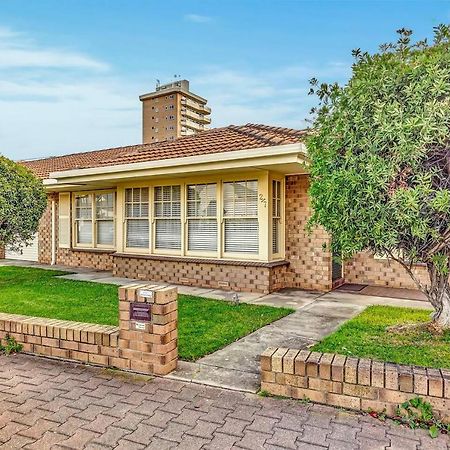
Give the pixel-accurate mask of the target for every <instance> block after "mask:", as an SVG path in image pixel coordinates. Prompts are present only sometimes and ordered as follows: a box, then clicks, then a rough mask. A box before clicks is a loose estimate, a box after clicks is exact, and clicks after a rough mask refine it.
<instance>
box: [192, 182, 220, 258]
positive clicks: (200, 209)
mask: <svg viewBox="0 0 450 450" xmlns="http://www.w3.org/2000/svg"><path fill="white" fill-rule="evenodd" d="M216 192H217V185H216V184H215V183H214V184H213V183H211V184H191V185H189V186H188V187H187V221H188V245H187V248H188V251H201V252H204V251H210V252H212V251H217V198H216Z"/></svg>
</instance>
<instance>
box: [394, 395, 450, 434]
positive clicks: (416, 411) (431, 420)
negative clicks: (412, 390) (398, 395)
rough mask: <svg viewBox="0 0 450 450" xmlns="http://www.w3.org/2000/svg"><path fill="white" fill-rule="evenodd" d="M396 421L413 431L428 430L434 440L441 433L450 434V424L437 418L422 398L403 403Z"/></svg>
mask: <svg viewBox="0 0 450 450" xmlns="http://www.w3.org/2000/svg"><path fill="white" fill-rule="evenodd" d="M394 419H395V420H396V421H398V422H399V423H402V424H405V425H408V426H409V427H410V428H412V429H415V428H424V429H427V430H428V432H429V433H430V436H431V437H432V438H435V437H437V436H438V435H439V433H443V434H447V433H449V432H450V424H445V423H443V422H442V421H440V420H439V419H438V418H437V417H435V415H434V413H433V407H432V406H431V404H430V403H428V402H426V401H424V400H423V399H422V398H421V397H415V398H412V399H410V400H408V401H406V402H404V403H402V404H401V405H400V406H399V407H398V408H397V417H395V418H394Z"/></svg>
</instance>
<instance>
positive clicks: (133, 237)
mask: <svg viewBox="0 0 450 450" xmlns="http://www.w3.org/2000/svg"><path fill="white" fill-rule="evenodd" d="M148 215H149V189H148V188H147V187H144V188H129V189H125V222H126V246H127V247H128V248H144V249H146V248H149V242H150V239H149V236H150V223H149V217H148Z"/></svg>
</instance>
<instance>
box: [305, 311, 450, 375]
mask: <svg viewBox="0 0 450 450" xmlns="http://www.w3.org/2000/svg"><path fill="white" fill-rule="evenodd" d="M429 320H430V311H425V310H422V309H412V308H396V307H392V306H370V307H369V308H367V309H366V310H365V311H363V312H362V313H361V314H359V315H358V316H357V317H355V318H353V319H351V320H349V321H348V322H346V323H345V324H344V325H342V326H341V327H340V328H339V329H338V330H337V331H336V332H334V333H333V334H331V335H330V336H328V337H326V338H325V339H323V340H322V341H321V342H319V343H318V344H316V345H315V346H314V347H313V350H315V351H319V352H328V353H340V354H343V355H348V356H360V357H366V358H372V359H376V360H380V361H389V362H394V363H399V364H413V365H417V366H425V367H434V368H450V331H447V332H445V333H444V334H442V335H440V336H437V335H433V334H432V333H430V332H429V331H427V330H426V328H425V327H424V328H423V329H422V328H421V329H417V328H415V329H412V330H408V331H402V332H401V333H399V332H392V331H388V330H387V328H388V327H390V326H392V325H397V324H408V323H410V324H413V323H425V322H427V321H429Z"/></svg>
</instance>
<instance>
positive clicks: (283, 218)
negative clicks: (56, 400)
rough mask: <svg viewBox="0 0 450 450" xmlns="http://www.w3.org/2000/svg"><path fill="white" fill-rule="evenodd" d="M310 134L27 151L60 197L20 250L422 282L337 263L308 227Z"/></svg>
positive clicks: (328, 285)
mask: <svg viewBox="0 0 450 450" xmlns="http://www.w3.org/2000/svg"><path fill="white" fill-rule="evenodd" d="M304 137H305V132H304V131H299V130H293V129H286V128H277V127H270V126H264V125H255V124H247V125H243V126H228V127H224V128H216V129H211V130H209V131H204V132H202V133H200V134H197V135H194V136H186V137H182V138H179V139H176V140H173V141H166V142H157V143H151V144H141V145H133V146H128V147H119V148H111V149H105V150H97V151H92V152H85V153H77V154H71V155H66V156H58V157H53V158H47V159H40V160H31V161H23V164H24V165H26V166H27V167H29V168H30V169H31V170H32V171H33V172H34V173H35V174H36V175H37V176H39V177H41V178H42V179H43V180H44V185H45V188H46V190H47V192H48V208H47V210H46V212H45V214H44V216H43V218H42V220H41V224H40V227H39V232H38V235H37V237H36V240H35V243H34V245H33V246H31V247H32V248H33V251H31V250H30V249H28V250H27V252H26V254H25V253H24V254H23V255H16V256H15V257H17V258H23V259H27V258H29V259H36V260H38V261H39V262H41V263H46V264H64V265H68V266H77V267H79V266H81V267H90V268H96V269H99V270H112V271H113V273H114V275H116V276H119V277H129V278H138V279H142V280H151V281H157V282H160V281H163V282H170V283H177V284H189V285H193V286H202V287H211V288H222V289H231V290H236V291H254V292H264V293H266V292H272V291H276V290H279V289H282V288H302V289H311V290H322V291H327V290H330V289H332V287H333V286H335V285H337V284H340V283H342V282H343V280H344V279H345V281H346V282H351V283H365V284H378V285H385V286H392V287H408V288H410V287H414V286H413V284H412V282H411V281H410V279H409V277H408V275H407V274H406V273H405V272H404V271H403V269H402V268H401V267H399V266H397V265H396V264H389V263H388V262H387V261H385V260H381V259H376V258H374V257H373V256H372V255H369V254H361V255H357V257H356V258H355V259H354V260H353V261H351V262H349V263H348V264H346V265H345V267H341V265H340V264H336V263H333V258H332V256H331V254H330V253H329V252H327V251H324V250H323V244H324V243H327V242H329V239H330V238H329V236H328V235H327V233H326V232H325V231H324V230H321V229H317V230H315V231H314V232H313V233H312V234H310V235H309V234H308V233H307V232H306V231H305V225H306V223H307V220H308V217H309V216H310V206H309V200H308V186H309V175H308V158H307V153H306V147H305V145H304V143H303V142H302V140H304ZM33 252H34V253H33ZM30 254H31V256H30ZM6 256H7V257H8V253H7V255H6ZM417 270H418V271H419V272H420V273H421V276H422V275H423V276H425V271H424V268H423V267H418V268H417Z"/></svg>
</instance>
